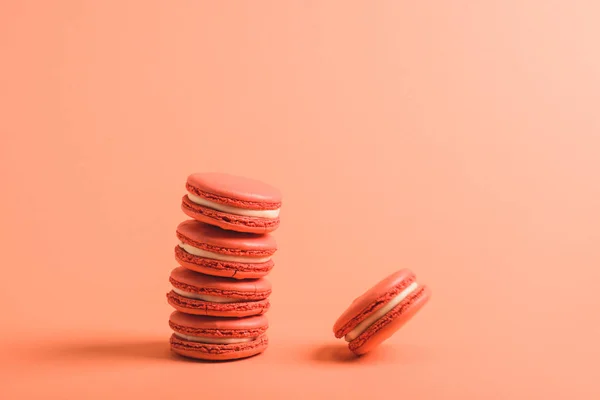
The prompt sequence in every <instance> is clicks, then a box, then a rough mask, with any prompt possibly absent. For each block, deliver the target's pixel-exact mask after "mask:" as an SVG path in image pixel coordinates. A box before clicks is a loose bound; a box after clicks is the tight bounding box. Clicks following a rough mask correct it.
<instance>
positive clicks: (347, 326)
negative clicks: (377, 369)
mask: <svg viewBox="0 0 600 400" xmlns="http://www.w3.org/2000/svg"><path fill="white" fill-rule="evenodd" d="M430 297H431V291H430V290H429V288H428V287H426V286H422V285H420V284H418V283H417V281H416V276H415V274H414V273H413V272H412V271H410V270H408V269H402V270H400V271H397V272H395V273H393V274H391V275H390V276H388V277H387V278H385V279H383V280H382V281H380V282H379V283H378V284H377V285H375V286H374V287H373V288H371V289H369V290H368V291H367V292H365V293H364V294H363V295H362V296H360V297H358V298H356V299H355V300H354V302H352V304H351V305H350V307H348V309H347V310H346V311H345V312H344V313H343V314H342V315H341V316H340V317H339V318H338V320H337V321H336V323H335V325H334V326H333V332H334V334H335V336H336V337H337V338H341V337H345V339H346V341H347V342H349V343H348V347H349V348H350V350H351V351H352V352H354V353H355V354H357V355H361V354H365V353H367V352H369V351H371V350H373V349H374V348H376V347H377V346H378V345H380V344H381V343H382V342H384V341H385V340H387V339H388V338H390V337H391V336H392V335H393V334H394V333H395V332H396V331H397V330H398V329H400V328H401V327H402V325H404V324H405V323H406V322H408V320H410V319H411V318H412V317H413V316H414V315H415V314H416V313H417V312H418V311H419V310H420V309H421V308H422V307H423V306H424V305H425V303H427V301H428V300H429V298H430Z"/></svg>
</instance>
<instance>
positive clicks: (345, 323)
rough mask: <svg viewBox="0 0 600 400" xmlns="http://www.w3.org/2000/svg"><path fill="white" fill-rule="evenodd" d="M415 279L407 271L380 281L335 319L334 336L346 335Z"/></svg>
mask: <svg viewBox="0 0 600 400" xmlns="http://www.w3.org/2000/svg"><path fill="white" fill-rule="evenodd" d="M415 279H416V277H415V274H414V273H413V272H412V271H410V270H408V269H402V270H400V271H397V272H394V273H393V274H391V275H389V276H387V277H386V278H384V279H382V280H381V281H380V282H379V283H377V284H376V285H375V286H373V287H372V288H371V289H369V290H367V291H366V292H365V293H364V294H362V295H361V296H360V297H357V298H356V299H355V300H354V301H353V302H352V304H351V305H350V306H349V307H348V308H347V309H346V311H344V313H342V315H341V316H340V317H339V318H338V319H337V321H336V322H335V324H334V326H333V332H334V334H335V336H336V337H337V338H341V337H343V336H345V335H346V334H348V333H349V332H350V331H352V330H353V329H354V328H356V326H358V324H360V323H361V322H362V321H364V320H365V319H366V318H368V317H369V316H370V315H371V314H373V313H374V312H376V311H377V310H379V309H380V308H381V307H383V306H385V305H386V304H387V303H388V302H389V301H390V300H391V299H392V298H394V297H395V296H397V295H398V294H400V292H402V291H403V290H404V289H406V288H407V287H408V286H409V285H410V284H412V283H413V282H415Z"/></svg>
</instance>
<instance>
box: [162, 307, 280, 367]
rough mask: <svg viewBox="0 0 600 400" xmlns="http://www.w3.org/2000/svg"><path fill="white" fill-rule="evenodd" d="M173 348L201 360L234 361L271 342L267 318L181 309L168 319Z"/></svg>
mask: <svg viewBox="0 0 600 400" xmlns="http://www.w3.org/2000/svg"><path fill="white" fill-rule="evenodd" d="M169 326H170V327H171V329H172V330H173V335H172V336H171V350H173V351H174V352H175V353H177V354H179V355H182V356H185V357H191V358H198V359H202V360H234V359H239V358H246V357H250V356H253V355H256V354H259V353H262V352H263V351H265V349H266V348H267V346H268V344H269V340H268V339H267V335H266V333H265V332H266V331H267V328H268V327H269V323H268V321H267V317H265V316H264V315H256V316H253V317H246V318H218V317H206V316H200V315H189V314H184V313H181V312H179V311H175V312H173V314H171V317H170V318H169Z"/></svg>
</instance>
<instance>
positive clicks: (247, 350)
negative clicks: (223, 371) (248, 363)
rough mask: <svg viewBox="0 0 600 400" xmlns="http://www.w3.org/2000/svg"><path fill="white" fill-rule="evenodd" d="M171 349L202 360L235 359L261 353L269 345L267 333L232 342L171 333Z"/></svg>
mask: <svg viewBox="0 0 600 400" xmlns="http://www.w3.org/2000/svg"><path fill="white" fill-rule="evenodd" d="M170 343H171V349H172V350H173V351H174V352H175V353H177V354H180V355H182V356H184V357H191V358H197V359H202V360H215V361H217V360H235V359H240V358H245V357H251V356H254V355H256V354H260V353H262V352H263V351H265V349H266V348H267V347H268V345H269V339H268V337H267V335H266V334H263V335H260V336H259V337H257V338H256V339H255V340H252V341H250V342H244V343H232V344H207V343H199V342H193V341H189V340H185V339H182V338H180V337H178V336H177V335H175V334H173V335H171V340H170Z"/></svg>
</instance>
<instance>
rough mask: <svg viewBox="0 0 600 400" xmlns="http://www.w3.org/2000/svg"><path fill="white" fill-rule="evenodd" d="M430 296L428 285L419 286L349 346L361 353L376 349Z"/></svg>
mask: <svg viewBox="0 0 600 400" xmlns="http://www.w3.org/2000/svg"><path fill="white" fill-rule="evenodd" d="M430 297H431V291H430V289H429V288H428V287H427V286H420V287H418V288H417V290H416V291H414V292H413V293H411V294H410V295H409V296H407V298H406V299H404V300H403V301H402V302H401V303H400V304H398V305H397V306H396V307H394V308H393V309H392V310H391V311H389V312H388V313H386V314H385V315H384V316H383V317H382V318H380V319H378V320H377V321H375V322H374V323H373V324H372V325H371V326H369V327H368V328H367V329H366V330H365V331H364V332H363V333H361V334H360V335H359V336H358V337H357V338H356V339H354V340H352V341H351V342H350V343H348V348H349V349H350V350H351V351H353V352H354V353H356V354H359V355H360V354H365V353H367V352H369V351H370V350H372V349H374V348H375V347H377V346H378V345H379V344H380V343H382V342H383V341H385V340H386V339H388V338H389V337H391V336H392V335H393V334H394V333H395V332H396V331H397V330H398V329H400V328H401V327H402V326H403V325H404V324H405V323H406V322H408V321H409V320H410V319H411V318H412V317H413V316H414V315H415V314H416V313H417V312H418V311H419V310H420V309H421V308H422V307H423V306H424V305H425V304H426V303H427V301H429V298H430Z"/></svg>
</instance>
